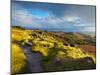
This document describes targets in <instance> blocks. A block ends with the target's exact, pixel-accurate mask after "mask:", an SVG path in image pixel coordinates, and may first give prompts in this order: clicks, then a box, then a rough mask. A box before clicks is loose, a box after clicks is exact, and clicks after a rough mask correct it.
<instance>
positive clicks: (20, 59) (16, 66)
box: [12, 44, 27, 74]
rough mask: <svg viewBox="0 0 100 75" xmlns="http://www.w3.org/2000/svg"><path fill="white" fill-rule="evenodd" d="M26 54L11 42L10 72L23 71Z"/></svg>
mask: <svg viewBox="0 0 100 75" xmlns="http://www.w3.org/2000/svg"><path fill="white" fill-rule="evenodd" d="M26 60H27V59H26V56H25V55H24V52H23V50H22V49H21V48H20V47H19V46H18V45H16V44H12V74H16V73H21V72H23V70H24V68H25V67H26V65H27V63H26Z"/></svg>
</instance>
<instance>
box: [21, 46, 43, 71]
mask: <svg viewBox="0 0 100 75" xmlns="http://www.w3.org/2000/svg"><path fill="white" fill-rule="evenodd" d="M22 48H23V50H24V53H25V55H26V57H27V61H28V64H29V65H28V67H29V69H30V70H31V72H32V73H35V72H43V67H42V54H41V53H39V52H33V51H32V48H31V46H27V45H25V46H22Z"/></svg>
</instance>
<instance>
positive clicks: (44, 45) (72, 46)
mask: <svg viewBox="0 0 100 75" xmlns="http://www.w3.org/2000/svg"><path fill="white" fill-rule="evenodd" d="M94 39H95V38H94V37H90V36H88V37H87V36H86V35H83V34H80V33H64V32H48V31H43V30H27V29H23V28H19V27H13V28H12V73H20V71H21V72H23V71H22V70H23V68H24V69H26V68H25V67H26V64H27V58H26V57H25V55H24V52H23V49H22V48H21V46H23V45H25V43H30V42H31V43H32V46H31V47H32V51H33V52H41V53H42V55H43V57H42V62H43V66H44V67H43V68H44V72H49V71H65V70H81V69H94V68H95V64H96V56H95V54H93V53H92V51H88V49H89V48H90V47H92V46H93V47H94V48H93V51H94V52H95V40H94ZM91 41H92V42H91ZM88 45H89V46H90V47H89V48H88ZM86 46H87V47H86ZM91 49H92V48H91ZM87 58H89V59H87ZM32 61H34V60H32ZM88 61H90V62H88Z"/></svg>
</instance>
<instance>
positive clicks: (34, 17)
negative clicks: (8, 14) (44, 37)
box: [12, 3, 95, 32]
mask: <svg viewBox="0 0 100 75" xmlns="http://www.w3.org/2000/svg"><path fill="white" fill-rule="evenodd" d="M37 4H38V3H36V4H32V5H33V7H31V6H30V5H27V7H25V6H23V5H21V4H20V3H19V4H18V3H14V4H13V7H12V24H13V25H19V26H24V27H31V28H39V29H52V30H58V29H59V30H60V31H76V32H81V31H95V29H94V28H95V22H93V23H92V22H90V21H89V22H87V18H85V19H84V18H83V17H82V16H80V15H78V14H77V13H73V11H70V12H71V13H69V12H68V9H66V8H64V9H63V8H62V7H60V8H59V6H58V7H54V5H53V4H52V5H53V7H52V6H50V5H49V4H47V5H48V6H47V5H46V6H47V7H45V8H46V10H44V9H43V7H44V6H45V4H41V7H40V6H39V7H38V8H36V7H37V6H38V5H37ZM39 4H40V3H39ZM47 8H48V9H47ZM67 8H68V7H67ZM29 9H31V10H29ZM59 9H61V10H62V11H59ZM35 10H38V11H39V10H42V13H41V14H40V13H38V14H39V15H40V16H41V15H42V14H45V13H43V12H46V13H49V14H48V16H47V17H42V16H41V17H39V15H38V14H34V13H33V12H32V11H35ZM69 10H70V9H69ZM31 12H32V13H31ZM35 13H37V11H35ZM78 13H79V12H78ZM80 14H81V13H80ZM81 15H83V14H81ZM45 16H46V15H45ZM86 16H87V15H86Z"/></svg>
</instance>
